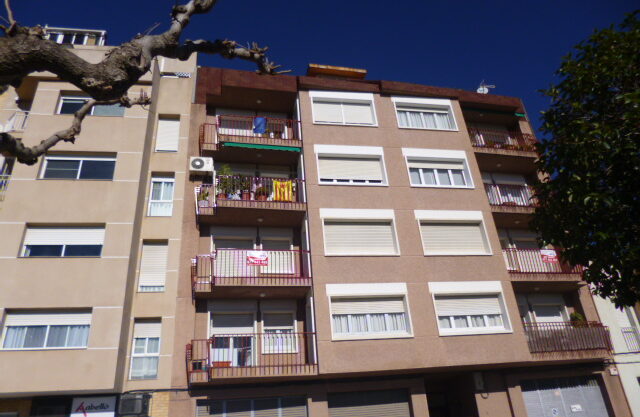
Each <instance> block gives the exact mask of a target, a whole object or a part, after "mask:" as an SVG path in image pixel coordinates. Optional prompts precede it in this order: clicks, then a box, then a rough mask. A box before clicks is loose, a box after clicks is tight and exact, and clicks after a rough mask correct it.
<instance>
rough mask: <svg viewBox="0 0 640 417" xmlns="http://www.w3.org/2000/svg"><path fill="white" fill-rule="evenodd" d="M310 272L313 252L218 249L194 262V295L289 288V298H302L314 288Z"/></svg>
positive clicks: (192, 265) (192, 268) (192, 266)
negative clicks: (248, 289) (239, 288)
mask: <svg viewBox="0 0 640 417" xmlns="http://www.w3.org/2000/svg"><path fill="white" fill-rule="evenodd" d="M309 271H310V268H309V251H304V250H248V249H216V250H215V251H213V252H212V253H211V254H206V255H198V256H196V257H195V258H194V259H192V261H191V283H192V286H193V293H194V295H209V294H212V293H220V292H225V293H229V292H231V291H230V290H229V289H228V287H245V289H246V287H286V288H285V291H286V294H287V296H288V297H291V296H302V295H304V293H306V291H307V290H308V287H310V286H311V281H312V279H311V274H310V273H309ZM225 287H227V288H225ZM291 287H293V288H291ZM294 288H297V289H299V291H295V289H294ZM245 292H246V291H245ZM298 293H299V294H298Z"/></svg>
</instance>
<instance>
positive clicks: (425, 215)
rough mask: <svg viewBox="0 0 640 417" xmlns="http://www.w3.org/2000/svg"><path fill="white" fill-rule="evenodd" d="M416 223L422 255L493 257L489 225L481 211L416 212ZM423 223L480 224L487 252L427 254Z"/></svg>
mask: <svg viewBox="0 0 640 417" xmlns="http://www.w3.org/2000/svg"><path fill="white" fill-rule="evenodd" d="M413 212H414V215H415V218H416V221H417V222H418V231H419V232H420V234H421V237H420V244H421V245H422V253H424V256H492V255H493V249H492V248H491V241H490V240H489V235H488V234H487V225H486V223H485V221H484V218H483V216H482V212H481V211H475V210H414V211H413ZM422 222H430V223H479V224H480V231H481V232H482V238H483V239H484V242H485V244H486V245H487V252H477V253H468V252H467V253H456V252H438V253H427V250H426V248H425V247H424V242H423V241H422V229H421V228H422Z"/></svg>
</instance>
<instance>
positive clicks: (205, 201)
mask: <svg viewBox="0 0 640 417" xmlns="http://www.w3.org/2000/svg"><path fill="white" fill-rule="evenodd" d="M198 207H209V190H208V189H206V188H205V189H202V188H200V192H199V193H198Z"/></svg>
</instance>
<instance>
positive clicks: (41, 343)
mask: <svg viewBox="0 0 640 417" xmlns="http://www.w3.org/2000/svg"><path fill="white" fill-rule="evenodd" d="M90 324H91V312H90V311H83V312H73V313H70V312H67V313H50V312H49V313H47V312H41V311H38V312H31V311H30V312H9V313H7V317H6V319H5V325H4V332H3V343H2V348H3V349H59V348H86V347H87V341H88V339H89V327H90Z"/></svg>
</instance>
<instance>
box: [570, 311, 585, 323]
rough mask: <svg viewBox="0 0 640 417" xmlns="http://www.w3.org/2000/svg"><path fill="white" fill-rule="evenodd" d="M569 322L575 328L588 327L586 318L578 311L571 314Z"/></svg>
mask: <svg viewBox="0 0 640 417" xmlns="http://www.w3.org/2000/svg"><path fill="white" fill-rule="evenodd" d="M569 320H570V321H571V325H572V326H573V327H587V320H586V319H585V318H584V316H583V315H582V314H580V313H578V312H577V311H574V312H573V313H571V314H569Z"/></svg>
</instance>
